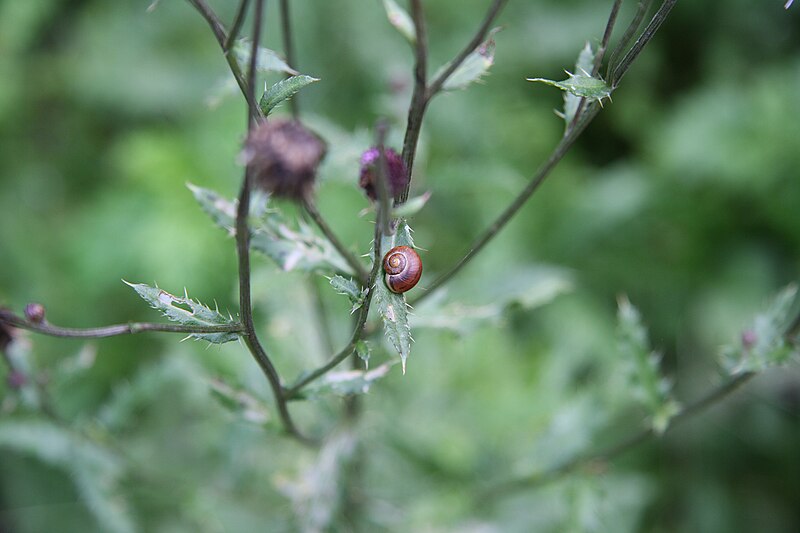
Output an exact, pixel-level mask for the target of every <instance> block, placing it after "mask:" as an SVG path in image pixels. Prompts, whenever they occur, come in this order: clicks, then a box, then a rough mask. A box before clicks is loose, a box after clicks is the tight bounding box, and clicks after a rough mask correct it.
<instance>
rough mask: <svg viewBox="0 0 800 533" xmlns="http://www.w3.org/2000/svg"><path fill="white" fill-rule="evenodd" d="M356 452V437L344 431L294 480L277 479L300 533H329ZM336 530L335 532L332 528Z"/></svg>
mask: <svg viewBox="0 0 800 533" xmlns="http://www.w3.org/2000/svg"><path fill="white" fill-rule="evenodd" d="M357 449H358V439H357V438H356V435H355V434H354V433H353V432H352V431H350V430H349V429H347V428H346V427H345V428H343V429H341V430H339V431H336V432H335V433H333V434H332V435H331V436H330V437H329V438H328V439H327V440H326V441H325V443H324V444H323V445H322V448H320V450H319V453H318V455H317V457H316V460H315V461H314V462H313V463H312V464H310V465H309V466H308V467H306V468H305V469H304V470H303V472H302V473H301V474H300V476H299V478H298V479H296V480H292V479H286V478H279V479H277V480H276V481H275V485H276V486H277V487H278V489H279V490H280V491H281V492H282V493H283V494H284V495H285V496H286V497H287V498H289V499H290V500H291V502H292V508H293V510H294V514H295V517H296V518H297V522H298V523H297V528H296V529H294V530H295V531H301V532H303V533H320V532H322V531H331V530H332V526H333V525H334V524H336V523H337V520H336V519H337V515H338V513H339V511H340V509H341V506H342V498H343V497H344V495H345V491H344V490H342V486H343V485H344V482H345V476H346V475H347V472H348V470H349V467H350V464H351V462H352V461H353V458H354V455H355V452H356V450H357ZM333 530H335V528H333Z"/></svg>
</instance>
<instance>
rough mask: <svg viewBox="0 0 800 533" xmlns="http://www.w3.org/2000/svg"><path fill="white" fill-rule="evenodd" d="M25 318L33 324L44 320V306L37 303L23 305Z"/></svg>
mask: <svg viewBox="0 0 800 533" xmlns="http://www.w3.org/2000/svg"><path fill="white" fill-rule="evenodd" d="M25 318H27V319H28V320H30V321H31V322H33V323H35V324H41V323H42V322H44V306H43V305H42V304H37V303H29V304H28V305H26V306H25Z"/></svg>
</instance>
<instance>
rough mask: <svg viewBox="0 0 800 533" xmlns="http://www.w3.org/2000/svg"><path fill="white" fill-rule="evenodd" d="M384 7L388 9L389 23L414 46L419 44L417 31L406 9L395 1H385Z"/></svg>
mask: <svg viewBox="0 0 800 533" xmlns="http://www.w3.org/2000/svg"><path fill="white" fill-rule="evenodd" d="M383 7H384V9H386V16H387V17H388V18H389V23H390V24H391V25H392V26H394V27H395V28H396V29H397V31H399V32H400V34H401V35H402V36H403V37H405V38H406V40H407V41H408V42H409V43H411V44H414V43H416V42H417V30H416V28H415V27H414V21H413V20H412V19H411V17H410V16H409V14H408V13H407V12H406V10H405V9H403V8H402V7H400V6H399V5H397V2H395V1H394V0H383Z"/></svg>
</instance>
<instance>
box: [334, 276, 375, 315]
mask: <svg viewBox="0 0 800 533" xmlns="http://www.w3.org/2000/svg"><path fill="white" fill-rule="evenodd" d="M330 282H331V287H333V290H335V291H336V292H338V293H339V294H343V295H345V296H347V297H348V298H349V299H350V302H351V303H352V304H353V308H352V309H351V310H350V313H353V312H354V311H355V310H356V309H358V308H359V307H361V306H362V305H364V299H365V298H366V297H367V292H369V291H368V290H367V288H366V287H365V288H363V289H362V288H361V287H359V285H358V283H356V282H355V281H353V279H352V278H350V279H348V278H343V277H342V276H338V275H337V276H333V277H332V278H330Z"/></svg>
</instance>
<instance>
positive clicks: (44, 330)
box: [0, 309, 242, 339]
mask: <svg viewBox="0 0 800 533" xmlns="http://www.w3.org/2000/svg"><path fill="white" fill-rule="evenodd" d="M0 322H1V323H4V324H8V325H10V326H14V327H16V328H22V329H27V330H30V331H35V332H36V333H41V334H43V335H50V336H51V337H71V338H83V339H100V338H104V337H114V336H117V335H131V334H134V333H142V332H145V331H164V332H168V333H185V334H202V333H241V332H242V325H241V324H238V323H237V324H226V325H219V326H184V325H180V324H157V323H151V322H130V323H128V324H114V325H113V326H102V327H98V328H64V327H59V326H54V325H53V324H50V323H48V322H38V323H37V322H31V321H30V320H27V319H25V318H23V317H21V316H18V315H15V314H14V313H12V312H10V311H8V310H5V309H0Z"/></svg>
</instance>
